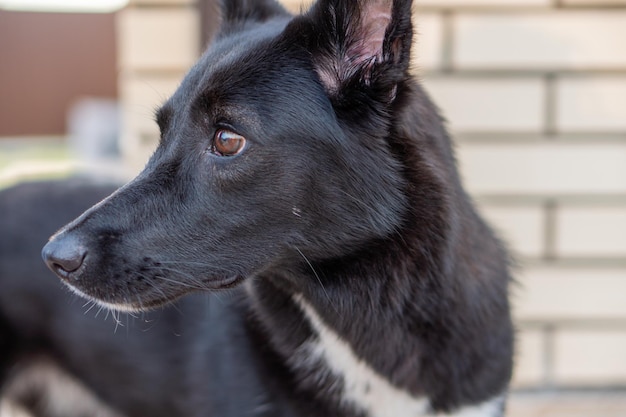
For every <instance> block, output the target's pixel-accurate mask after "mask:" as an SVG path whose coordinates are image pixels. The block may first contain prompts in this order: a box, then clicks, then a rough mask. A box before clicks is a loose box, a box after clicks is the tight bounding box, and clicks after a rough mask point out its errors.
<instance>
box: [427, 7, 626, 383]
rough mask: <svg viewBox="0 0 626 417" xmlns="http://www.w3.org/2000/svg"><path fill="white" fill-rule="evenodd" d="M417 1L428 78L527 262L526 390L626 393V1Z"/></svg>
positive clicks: (483, 197) (521, 375) (471, 178)
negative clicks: (612, 390)
mask: <svg viewBox="0 0 626 417" xmlns="http://www.w3.org/2000/svg"><path fill="white" fill-rule="evenodd" d="M418 4H419V6H418V8H417V9H416V22H417V31H418V33H419V34H418V38H417V40H416V46H417V51H418V53H417V57H416V58H415V63H416V65H415V68H416V71H417V72H418V74H420V75H421V77H422V79H423V81H424V84H425V85H426V88H427V90H428V91H429V92H430V93H431V94H432V96H433V98H434V99H435V101H436V102H437V103H438V104H439V106H440V107H441V108H442V111H443V112H444V114H445V115H446V116H447V118H448V120H449V125H450V129H451V131H452V132H453V133H454V136H455V138H456V140H457V144H458V146H457V151H458V157H459V162H460V164H461V169H462V173H463V177H464V179H465V183H466V185H467V187H468V189H469V190H470V191H471V193H472V194H473V195H474V196H475V198H476V199H477V201H478V202H479V205H480V206H481V208H482V210H483V212H484V214H485V215H486V216H487V218H488V219H490V220H491V222H492V224H493V225H494V226H495V227H496V228H497V229H498V230H500V232H501V233H502V234H503V235H504V236H505V237H506V239H507V240H508V241H509V243H510V245H511V247H512V249H513V250H514V251H515V253H516V254H517V257H518V259H519V264H520V268H519V270H518V273H517V278H518V280H519V286H518V287H517V288H516V290H515V302H514V304H515V316H516V320H517V323H518V327H519V329H520V333H519V344H518V362H517V367H516V374H515V385H516V386H517V387H546V386H550V387H554V386H557V387H558V386H561V387H570V386H585V387H588V386H592V387H598V386H600V387H606V386H615V385H622V386H623V385H626V1H624V0H612V1H603V0H586V1H585V0H576V1H573V0H572V1H569V0H562V1H557V0H418Z"/></svg>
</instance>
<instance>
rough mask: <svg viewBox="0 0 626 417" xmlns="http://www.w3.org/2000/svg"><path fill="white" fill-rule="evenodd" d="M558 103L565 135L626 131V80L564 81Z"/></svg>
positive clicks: (559, 117)
mask: <svg viewBox="0 0 626 417" xmlns="http://www.w3.org/2000/svg"><path fill="white" fill-rule="evenodd" d="M624 27H626V18H625V19H624ZM625 39H626V38H625ZM622 49H626V48H622ZM557 100H558V101H557V114H556V116H557V119H556V120H557V128H558V129H559V130H561V131H566V132H567V131H581V130H582V131H625V130H626V77H617V76H613V77H610V76H605V77H585V78H571V77H566V78H561V79H559V80H558V82H557Z"/></svg>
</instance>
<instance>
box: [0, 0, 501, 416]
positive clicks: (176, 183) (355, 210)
mask: <svg viewBox="0 0 626 417" xmlns="http://www.w3.org/2000/svg"><path fill="white" fill-rule="evenodd" d="M225 3H226V4H225V6H224V9H223V11H222V13H223V19H224V22H223V30H222V33H221V35H220V36H218V38H217V41H216V42H215V43H214V44H213V45H212V46H211V47H210V48H209V50H208V51H207V52H206V53H205V55H204V56H203V57H202V58H201V59H200V60H199V62H198V63H197V65H196V66H194V68H193V69H192V70H191V71H190V72H189V74H188V75H187V77H186V78H185V80H184V81H183V83H182V85H181V86H180V88H179V89H178V91H177V92H176V93H175V94H174V95H173V96H172V97H171V98H170V99H169V100H168V101H167V102H166V103H165V104H164V105H163V107H162V108H161V109H160V110H159V112H158V115H157V121H158V123H159V126H160V128H161V132H162V136H161V143H160V144H159V147H158V149H157V150H156V152H155V154H154V155H153V157H152V158H151V159H150V161H149V162H148V165H147V166H146V168H145V170H144V171H143V172H142V173H141V174H140V175H139V176H138V177H137V178H136V179H135V180H133V181H132V182H130V183H129V184H127V185H125V186H124V187H122V188H121V189H119V190H118V191H116V192H114V193H113V194H112V195H111V196H110V197H108V198H107V199H105V200H104V201H102V202H101V203H99V204H97V205H96V206H94V207H93V208H91V209H89V210H87V211H86V212H85V213H84V214H82V215H81V216H80V217H79V218H78V219H76V220H74V221H73V222H72V223H70V224H69V225H68V226H66V227H64V228H63V229H62V230H61V231H60V232H59V233H57V234H56V235H55V236H54V237H53V238H52V240H51V242H50V243H49V244H48V245H47V246H46V248H45V249H44V257H45V258H46V261H47V262H48V264H49V265H50V267H51V268H52V269H53V270H55V271H56V272H57V273H58V274H59V275H60V276H61V277H62V278H63V280H64V281H65V282H66V283H67V284H68V285H70V286H71V287H72V288H74V289H76V290H78V291H80V292H81V293H83V294H86V295H87V296H89V297H91V298H92V299H95V300H98V301H100V302H105V303H108V304H109V305H114V306H117V307H118V308H124V309H134V310H141V311H145V310H148V309H153V308H155V307H161V308H160V309H157V310H155V311H152V312H150V313H141V314H140V315H139V319H134V318H132V317H128V315H126V314H122V315H121V316H120V322H121V324H122V325H123V326H124V327H123V328H121V329H117V331H116V332H115V331H114V330H115V328H116V327H118V326H119V324H118V323H116V322H115V321H112V320H105V321H103V320H101V319H96V320H94V319H93V317H92V316H93V314H86V315H85V314H83V313H82V311H83V310H84V308H81V305H82V303H80V302H74V303H67V302H65V301H59V295H58V290H57V288H53V287H55V282H54V280H51V279H49V277H48V280H47V281H46V280H42V281H39V277H40V276H42V275H45V274H44V272H43V271H42V270H41V266H40V265H39V264H34V262H35V261H34V259H33V258H32V256H33V251H34V249H33V245H37V244H38V242H40V241H41V240H42V239H43V235H45V234H47V233H49V232H51V228H52V227H54V226H53V225H59V224H62V223H63V222H65V221H66V220H67V217H71V216H73V215H75V214H77V213H78V212H80V211H81V210H83V209H85V208H86V205H87V202H89V203H91V202H95V201H97V199H98V198H100V197H102V196H104V195H105V194H106V193H107V192H108V191H109V190H107V189H103V188H98V187H95V186H92V187H89V188H76V187H71V186H65V185H62V184H59V185H45V186H41V185H39V186H22V187H20V188H16V189H14V190H8V191H5V192H4V193H3V194H1V195H0V221H1V222H2V225H3V233H2V236H1V238H0V239H1V240H0V248H1V249H2V251H1V252H0V288H1V291H0V302H1V304H0V317H4V319H3V321H2V322H0V331H2V332H3V334H0V337H3V339H0V348H1V349H3V350H6V351H7V352H8V351H11V352H14V353H15V352H25V351H26V352H28V351H32V350H33V349H38V350H45V351H46V352H48V353H47V354H48V355H52V356H53V357H54V358H55V360H56V361H58V362H59V363H60V364H61V365H62V366H64V367H65V368H66V369H67V370H68V371H69V372H71V373H72V374H74V375H75V376H77V377H78V378H79V379H80V380H82V381H84V382H85V383H86V384H87V386H89V387H90V388H91V389H92V390H93V391H94V392H95V393H96V394H97V395H98V396H99V397H100V398H101V399H103V400H104V401H105V402H106V403H108V404H111V406H113V407H114V408H116V409H118V410H120V412H122V413H124V414H125V415H127V416H147V415H150V416H174V415H176V416H220V417H229V416H253V415H254V416H294V417H295V416H311V417H312V416H330V415H333V416H339V415H341V416H360V415H364V414H363V412H364V411H363V410H360V409H359V407H358V405H355V404H351V403H346V402H345V401H343V399H342V395H343V394H342V393H343V381H342V380H341V378H339V377H338V376H337V375H334V374H332V373H331V372H329V371H328V370H327V369H326V368H325V364H323V363H320V364H318V366H317V368H316V369H317V371H311V370H302V369H300V368H299V367H298V366H294V364H293V363H292V362H293V360H294V359H293V358H294V357H297V356H294V355H297V352H298V350H299V349H300V348H301V347H302V345H303V343H306V342H307V341H311V340H316V339H317V335H316V332H315V331H314V329H313V328H312V327H311V325H310V324H309V322H308V321H307V320H306V318H305V316H304V315H303V312H302V311H301V309H300V307H299V306H298V304H297V302H296V301H295V299H296V298H298V297H300V298H302V299H304V300H306V302H307V303H308V304H309V305H311V306H312V307H313V308H314V310H315V311H316V312H317V314H318V315H319V316H320V317H321V319H322V320H323V322H324V323H325V325H326V326H328V327H329V328H330V329H332V330H333V331H334V332H336V333H337V334H339V335H341V337H342V339H343V340H344V341H345V342H347V343H348V344H349V345H350V347H351V349H352V351H353V352H354V354H355V355H356V356H357V357H359V358H360V359H361V360H363V361H365V362H366V363H367V364H368V365H369V367H371V368H372V369H374V370H375V371H376V372H377V373H378V374H380V375H381V376H382V377H384V378H385V379H386V380H388V381H389V383H390V384H391V385H393V386H395V387H397V388H399V389H402V390H404V391H406V392H408V393H410V394H412V395H413V396H415V397H416V398H420V397H424V398H426V399H427V400H428V401H429V403H430V406H431V408H432V409H433V410H436V411H439V412H453V411H454V410H456V409H457V408H458V407H462V406H467V405H471V404H479V403H482V402H484V401H486V400H488V399H490V398H494V397H496V396H499V395H503V393H505V391H506V387H507V385H508V381H509V379H510V375H511V357H512V326H511V319H510V313H509V303H508V287H509V283H510V278H509V273H508V262H507V257H506V254H505V252H504V250H503V249H502V246H501V245H500V243H499V242H498V240H497V239H496V238H495V237H494V236H493V234H492V233H491V231H490V230H489V228H488V227H487V226H486V225H485V224H484V222H483V221H482V220H481V219H480V218H479V217H478V215H477V214H476V211H475V209H474V207H473V205H472V203H471V201H470V199H469V198H468V196H467V195H466V194H465V192H464V191H463V188H462V186H461V181H460V179H459V176H458V173H457V170H456V167H455V165H456V164H455V160H454V155H453V151H452V146H451V143H450V140H449V138H448V135H447V133H446V132H445V129H444V127H443V123H442V120H441V118H440V117H439V115H438V114H437V111H436V109H435V107H434V106H433V105H432V104H431V102H430V101H429V99H428V97H427V96H426V94H425V93H424V91H423V90H422V89H421V88H420V86H419V85H418V84H417V83H416V81H415V80H414V78H413V77H412V76H411V75H410V72H409V56H410V45H411V42H412V29H411V22H410V9H411V2H410V1H407V0H396V1H394V2H393V7H391V2H386V1H384V0H379V1H366V0H359V1H348V0H344V1H341V0H319V2H318V3H317V4H315V5H314V6H313V7H312V9H311V10H310V11H308V12H307V13H305V14H304V15H302V16H296V17H293V18H292V17H291V16H289V15H287V14H286V12H285V11H284V10H283V9H282V8H281V7H279V6H277V5H276V4H274V3H273V2H272V1H269V0H265V1H258V2H254V1H252V0H250V1H233V2H227V1H225ZM381 11H383V12H387V11H388V15H389V19H388V24H386V25H385V26H384V27H383V28H384V38H381V37H380V36H378V35H376V29H377V28H379V26H380V21H374V20H373V18H372V16H378V15H379V14H380V12H381ZM383 14H384V13H383ZM382 21H383V22H387V20H382ZM220 130H228V131H232V132H235V133H237V134H238V135H241V136H243V137H245V138H246V139H247V143H246V146H245V148H244V149H243V151H242V152H241V153H239V154H237V155H235V156H231V157H226V156H220V155H217V154H215V152H213V151H212V149H214V141H215V136H216V133H217V132H219V131H220ZM7 228H8V229H7ZM6 230H8V232H7V231H6ZM30 234H32V235H30ZM17 239H19V241H16V240H17ZM244 280H245V281H247V282H248V284H246V285H247V286H248V288H247V289H244V288H243V286H240V285H239V284H240V283H241V282H243V281H244ZM227 288H233V289H231V290H230V291H226V292H225V291H223V290H224V289H227ZM199 290H212V293H209V294H207V293H202V294H197V295H188V294H189V293H191V292H197V291H199ZM218 290H219V292H216V291H218ZM294 296H295V298H294ZM181 297H182V298H181ZM176 300H178V301H176ZM172 303H174V305H172ZM95 309H96V310H97V309H98V307H96V308H95ZM104 314H105V313H101V315H104ZM5 326H6V330H5ZM9 328H10V329H11V330H9ZM13 333H16V334H15V335H14V334H13ZM9 335H11V336H9ZM9 338H10V340H9ZM3 356H4V355H3ZM290 361H291V362H290ZM4 366H5V367H6V366H7V365H6V364H4ZM485 417H495V414H489V415H485Z"/></svg>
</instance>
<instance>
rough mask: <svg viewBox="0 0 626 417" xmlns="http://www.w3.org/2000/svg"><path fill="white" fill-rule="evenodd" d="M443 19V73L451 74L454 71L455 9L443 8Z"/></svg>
mask: <svg viewBox="0 0 626 417" xmlns="http://www.w3.org/2000/svg"><path fill="white" fill-rule="evenodd" d="M441 19H442V25H441V26H442V29H441V30H442V31H443V33H442V34H441V57H440V59H441V73H444V74H449V73H452V72H453V71H454V49H455V44H454V11H452V10H450V9H445V10H443V12H442V13H441Z"/></svg>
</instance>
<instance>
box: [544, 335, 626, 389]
mask: <svg viewBox="0 0 626 417" xmlns="http://www.w3.org/2000/svg"><path fill="white" fill-rule="evenodd" d="M555 347H556V354H555V369H554V376H555V379H556V381H557V383H558V384H562V385H611V384H614V385H617V384H624V383H626V332H625V331H598V330H595V331H594V330H590V331H561V332H558V333H557V334H556V338H555Z"/></svg>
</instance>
